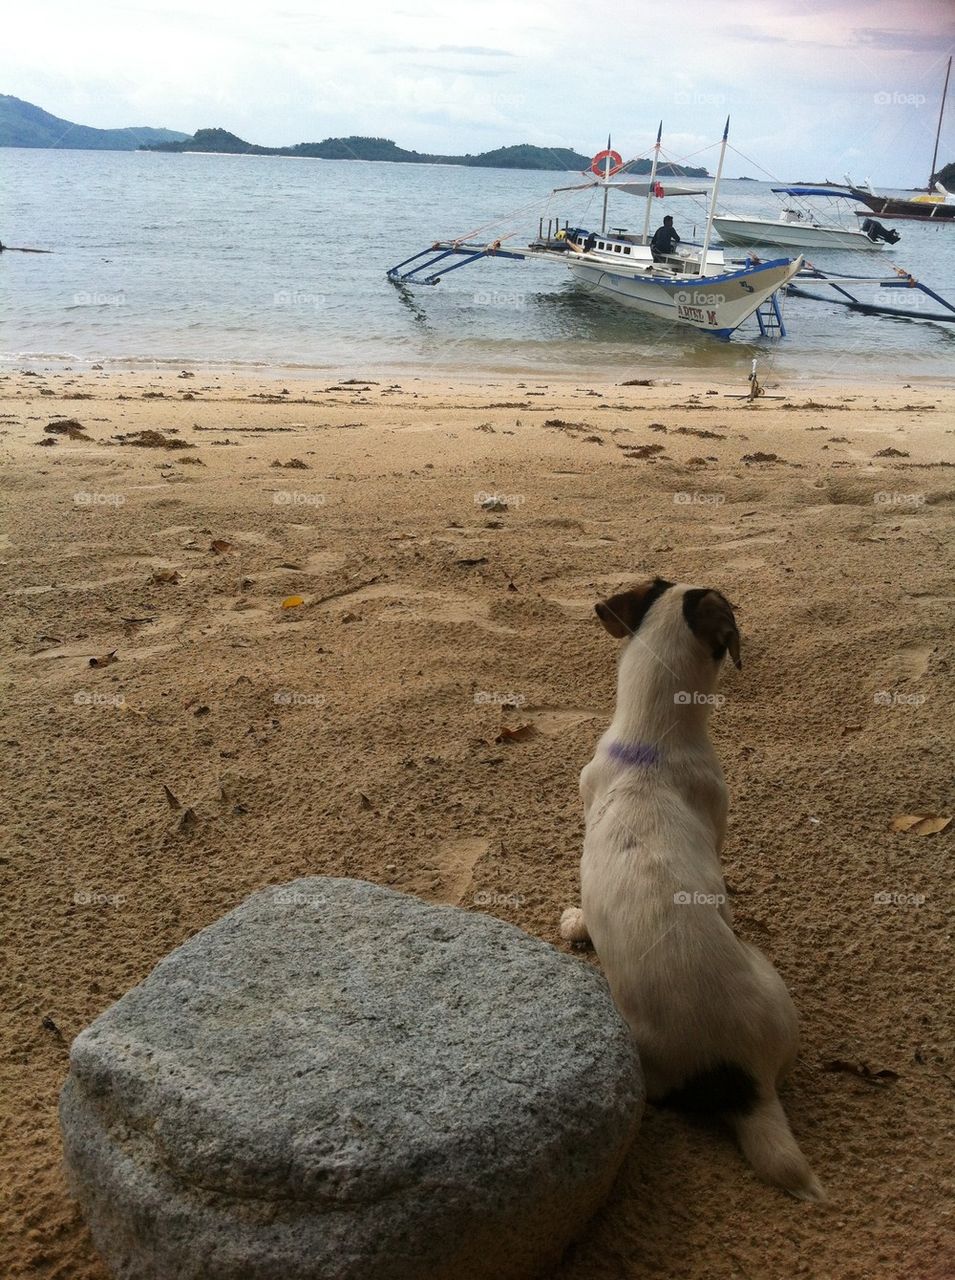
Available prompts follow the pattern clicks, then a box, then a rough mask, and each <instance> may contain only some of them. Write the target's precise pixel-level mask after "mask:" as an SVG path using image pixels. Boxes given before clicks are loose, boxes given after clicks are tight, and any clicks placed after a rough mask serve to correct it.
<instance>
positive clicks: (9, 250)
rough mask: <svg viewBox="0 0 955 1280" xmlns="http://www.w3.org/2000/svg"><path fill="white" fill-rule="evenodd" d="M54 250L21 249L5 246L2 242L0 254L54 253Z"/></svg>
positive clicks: (15, 246)
mask: <svg viewBox="0 0 955 1280" xmlns="http://www.w3.org/2000/svg"><path fill="white" fill-rule="evenodd" d="M52 252H53V250H52V249H21V248H20V247H19V245H15V244H4V243H3V241H2V240H0V253H52Z"/></svg>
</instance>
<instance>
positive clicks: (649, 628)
mask: <svg viewBox="0 0 955 1280" xmlns="http://www.w3.org/2000/svg"><path fill="white" fill-rule="evenodd" d="M595 608H596V612H597V617H598V618H599V619H600V621H601V623H602V624H603V626H604V627H605V629H606V630H607V631H609V633H610V634H611V635H612V636H614V637H615V638H617V639H620V640H623V641H624V642H625V643H624V645H623V648H622V651H621V653H620V661H619V668H618V677H617V703H616V709H615V713H614V717H613V720H612V722H611V724H610V727H609V728H608V729H607V731H606V732H605V733H604V735H603V737H601V739H600V741H599V742H598V743H597V749H596V751H595V753H594V757H593V759H592V760H591V761H590V762H589V763H588V764H587V765H585V767H584V769H583V771H582V773H581V775H580V791H581V797H582V799H583V803H584V817H585V822H586V833H585V836H584V850H583V857H582V859H581V867H580V885H581V906H580V908H569V909H568V910H567V911H565V912H564V914H563V917H562V918H561V924H560V932H561V935H562V936H563V937H564V938H565V939H566V940H568V941H570V942H577V943H581V942H587V941H588V940H589V941H592V943H593V945H594V947H595V949H596V951H597V955H598V957H599V959H600V962H601V964H602V966H603V970H604V973H605V974H606V977H607V981H608V982H609V984H610V989H611V992H612V993H613V997H614V1000H615V1002H616V1004H617V1007H618V1008H619V1009H620V1011H621V1013H622V1014H623V1016H624V1017H625V1018H626V1020H627V1022H628V1023H629V1024H630V1026H631V1027H632V1029H633V1032H634V1036H635V1039H636V1043H637V1047H638V1049H639V1052H640V1058H641V1062H642V1064H643V1070H644V1075H645V1079H646V1087H647V1097H648V1098H649V1099H650V1100H651V1101H653V1102H657V1103H659V1104H661V1105H669V1106H675V1107H680V1108H683V1109H686V1110H689V1111H695V1112H704V1113H707V1112H708V1113H711V1114H720V1115H722V1116H724V1117H725V1118H726V1119H728V1120H729V1121H730V1123H731V1124H732V1126H733V1128H734V1129H735V1131H736V1135H737V1138H738V1141H739V1144H740V1146H741V1148H742V1151H743V1154H744V1155H745V1156H746V1158H747V1160H748V1161H749V1163H750V1164H751V1165H752V1167H753V1168H754V1169H755V1170H756V1172H757V1174H759V1176H760V1177H761V1178H763V1179H764V1180H765V1181H767V1182H769V1183H772V1184H774V1185H776V1186H779V1187H782V1188H784V1189H785V1190H786V1191H788V1192H789V1193H790V1194H792V1195H793V1196H796V1197H797V1198H799V1199H802V1200H822V1199H824V1198H825V1195H824V1192H823V1189H822V1186H821V1184H820V1183H819V1180H818V1179H817V1178H816V1176H815V1174H814V1173H813V1172H812V1170H811V1169H810V1167H809V1164H808V1163H807V1161H806V1159H805V1157H804V1156H803V1154H802V1152H801V1151H800V1149H799V1147H798V1146H797V1144H796V1140H795V1138H794V1137H793V1135H792V1132H791V1130H790V1128H789V1124H788V1121H787V1120H786V1115H785V1113H784V1111H783V1109H782V1106H781V1104H780V1101H779V1098H778V1096H777V1088H778V1087H779V1084H780V1082H781V1081H782V1080H783V1078H784V1077H785V1075H786V1074H787V1072H788V1071H789V1070H790V1068H791V1067H792V1065H793V1063H794V1061H795V1058H796V1053H797V1049H798V1030H797V1023H796V1010H795V1007H794V1005H793V1002H792V999H791V998H790V995H789V992H788V991H787V990H786V986H785V983H784V982H783V980H782V978H781V977H780V976H779V974H778V973H777V972H776V970H775V969H774V968H773V966H772V964H771V963H770V962H769V961H768V960H767V959H766V957H765V956H764V955H763V954H762V953H761V952H760V951H758V950H757V949H756V947H754V946H751V945H750V944H749V943H747V942H743V941H741V940H740V939H739V938H737V937H736V935H735V934H734V932H733V928H732V924H733V917H732V912H731V909H730V905H729V902H728V900H727V894H726V885H725V883H724V880H723V872H722V868H721V865H720V850H721V848H722V845H723V839H724V836H725V834H726V815H727V807H728V792H727V788H726V783H725V781H724V779H723V771H722V769H721V768H720V764H719V761H718V759H717V757H716V753H715V752H714V750H713V746H712V744H711V742H710V739H709V735H708V732H707V720H708V717H709V711H710V708H711V706H712V704H713V702H714V701H715V700H716V699H715V695H714V689H715V687H716V682H717V678H718V676H719V672H720V668H721V666H722V663H723V660H724V658H725V657H726V655H727V654H729V656H730V658H731V659H732V660H733V662H734V663H735V665H736V667H737V668H739V667H741V665H742V664H741V661H740V637H739V631H738V629H737V626H736V619H735V617H734V615H733V610H732V608H731V607H730V605H729V603H728V602H727V600H726V599H725V598H724V597H723V596H722V595H721V594H720V593H719V592H718V591H714V590H710V589H708V588H704V587H691V586H686V585H683V584H677V583H672V582H667V581H666V580H664V579H662V578H655V579H654V580H653V581H651V582H644V583H641V584H640V585H637V586H635V587H633V588H632V589H631V590H628V591H623V592H621V593H620V594H619V595H615V596H612V597H611V598H610V599H608V600H603V601H601V602H600V603H599V604H597V605H596V606H595Z"/></svg>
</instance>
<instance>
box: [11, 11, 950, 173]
mask: <svg viewBox="0 0 955 1280" xmlns="http://www.w3.org/2000/svg"><path fill="white" fill-rule="evenodd" d="M180 3H182V7H181V8H179V7H175V5H174V4H173V5H170V4H161V3H156V2H155V0H130V2H129V3H126V4H116V3H110V2H109V0H82V3H77V0H34V2H33V3H31V4H28V5H17V6H15V8H12V9H11V11H8V13H7V15H6V17H5V20H4V40H3V45H2V48H0V92H4V93H10V94H13V95H15V96H16V97H19V98H24V99H26V100H27V101H29V102H33V103H36V104H37V105H38V106H41V107H43V108H44V109H45V110H47V111H50V112H52V113H53V114H54V115H58V116H62V117H63V118H65V119H68V120H71V121H74V122H75V123H78V124H87V125H95V126H98V127H100V128H115V127H120V126H124V125H153V126H165V127H167V128H171V129H180V130H182V131H183V132H185V133H192V132H193V131H194V130H195V129H197V128H201V127H208V126H221V127H222V128H225V129H228V130H230V131H231V132H233V133H237V134H239V135H240V136H241V137H243V138H246V139H247V140H249V141H251V142H257V143H261V144H265V145H271V146H283V145H288V144H291V143H295V142H313V141H319V140H321V139H322V138H325V137H333V136H339V135H345V134H370V135H375V136H382V137H387V138H392V139H394V140H395V141H396V142H397V143H398V144H399V145H400V146H403V147H408V148H411V149H414V150H418V151H431V152H441V153H450V154H460V153H463V152H478V151H485V150H490V149H491V148H493V147H498V146H505V145H509V144H512V143H518V142H532V143H536V144H538V145H541V146H562V147H563V146H570V147H573V148H574V149H575V150H578V151H581V152H583V153H585V154H592V153H593V152H595V151H597V150H599V149H600V148H601V147H603V146H604V145H605V143H606V139H607V134H608V133H611V134H612V136H613V144H614V146H615V147H616V148H617V149H618V150H619V151H621V152H622V154H623V155H624V156H625V157H626V158H630V157H632V156H635V155H638V154H644V153H645V152H646V151H647V149H648V147H649V146H650V145H651V143H652V140H653V137H654V135H655V133H656V126H657V123H658V121H659V120H660V119H662V120H663V125H664V148H665V150H666V152H667V154H668V156H670V157H671V158H673V159H687V160H688V162H689V163H699V164H705V165H706V166H707V167H708V168H709V169H710V171H711V172H712V171H713V169H714V168H715V162H716V152H715V149H714V148H712V146H711V145H710V144H712V143H713V141H714V140H716V139H718V138H719V137H720V135H721V133H722V129H723V122H724V119H725V117H726V116H727V115H728V114H729V115H731V117H732V121H731V132H730V142H731V145H732V147H733V148H734V150H733V151H731V152H730V153H729V156H728V160H727V165H726V170H725V172H726V174H727V176H729V177H739V176H742V175H744V174H746V175H748V176H750V177H766V176H771V177H773V178H778V179H783V180H785V179H788V180H791V181H796V180H800V179H803V180H821V179H824V178H831V179H832V180H833V181H842V180H843V175H844V174H846V173H848V174H850V175H851V176H852V177H853V178H854V179H855V180H861V179H864V178H867V177H868V178H870V179H871V181H872V182H873V183H874V184H875V185H877V186H878V185H883V186H924V185H925V183H926V181H927V178H928V171H929V168H930V165H931V159H932V147H933V142H934V134H935V127H936V122H937V117H938V105H939V99H940V95H941V89H942V82H943V79H944V74H945V62H946V60H947V57H948V55H949V54H950V53H951V52H952V50H953V48H955V0H828V2H822V0H696V3H692V2H691V0H670V3H663V2H662V0H613V2H610V0H583V2H582V0H546V2H544V0H482V3H481V4H480V5H475V4H460V3H459V4H449V3H448V2H447V0H392V3H387V2H384V0H354V2H353V3H351V4H348V3H344V2H343V0H336V3H334V4H331V3H327V0H320V2H319V3H316V4H312V5H307V4H305V3H303V2H302V0H284V7H282V8H276V9H271V10H266V9H263V8H262V7H261V6H260V5H257V4H249V3H247V2H246V0H194V2H192V0H190V3H189V4H188V6H187V5H186V3H185V0H180ZM706 147H709V148H710V149H709V150H705V151H701V149H702V148H706ZM738 153H742V154H738ZM691 157H692V159H691ZM951 160H955V74H953V84H952V87H951V88H950V92H949V106H948V110H947V113H946V121H945V125H944V127H943V134H942V145H941V147H940V150H939V159H938V166H939V167H941V166H942V165H943V164H945V163H947V162H948V161H951Z"/></svg>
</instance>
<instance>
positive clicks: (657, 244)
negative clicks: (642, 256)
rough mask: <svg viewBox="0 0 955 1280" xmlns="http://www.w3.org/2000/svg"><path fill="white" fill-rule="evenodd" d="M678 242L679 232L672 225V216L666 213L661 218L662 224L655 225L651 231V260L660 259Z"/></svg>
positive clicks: (670, 251) (672, 249)
mask: <svg viewBox="0 0 955 1280" xmlns="http://www.w3.org/2000/svg"><path fill="white" fill-rule="evenodd" d="M679 243H680V236H679V233H678V231H677V229H676V227H675V226H674V225H673V219H672V217H671V216H670V215H669V214H667V215H666V217H665V218H664V219H663V226H662V227H657V229H656V231H654V233H653V239H652V240H651V241H650V252H651V253H652V254H653V261H654V262H660V261H662V259H663V258H665V257H666V256H667V254H669V253H673V251H674V249H676V247H677V245H678V244H679Z"/></svg>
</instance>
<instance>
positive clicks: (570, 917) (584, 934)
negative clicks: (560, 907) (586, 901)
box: [560, 907, 590, 944]
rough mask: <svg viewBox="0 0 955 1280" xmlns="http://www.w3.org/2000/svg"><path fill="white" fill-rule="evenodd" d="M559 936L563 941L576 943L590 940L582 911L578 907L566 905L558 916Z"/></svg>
mask: <svg viewBox="0 0 955 1280" xmlns="http://www.w3.org/2000/svg"><path fill="white" fill-rule="evenodd" d="M560 936H561V937H562V938H563V939H564V941H565V942H576V943H578V944H581V943H587V942H589V941H590V934H589V932H588V931H587V926H586V924H585V923H584V913H583V912H582V911H581V909H580V907H568V908H567V910H566V911H565V912H564V914H563V915H562V916H561V918H560Z"/></svg>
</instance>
